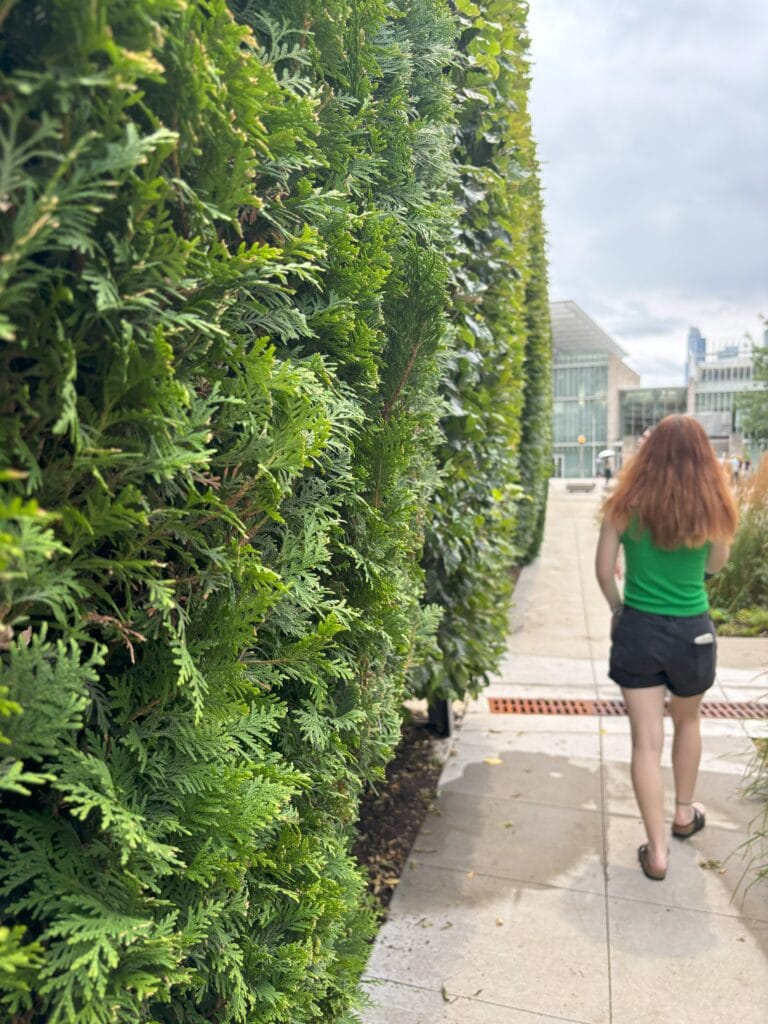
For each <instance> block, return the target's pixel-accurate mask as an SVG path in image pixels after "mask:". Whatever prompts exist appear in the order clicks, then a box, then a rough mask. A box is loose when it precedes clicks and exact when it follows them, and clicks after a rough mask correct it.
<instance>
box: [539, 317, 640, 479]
mask: <svg viewBox="0 0 768 1024" xmlns="http://www.w3.org/2000/svg"><path fill="white" fill-rule="evenodd" d="M550 314H551V318H552V387H553V396H554V429H553V443H554V460H555V467H554V471H555V475H556V476H567V477H580V476H584V477H591V476H594V475H595V472H596V468H597V465H598V455H599V453H600V452H601V451H604V450H607V449H611V450H613V451H615V453H616V455H615V457H614V461H613V468H614V469H615V468H616V467H617V465H618V464H619V463H620V460H621V439H622V434H621V424H620V421H619V412H620V410H619V392H620V391H621V389H623V388H629V387H632V386H633V385H637V384H639V383H640V378H639V376H638V375H637V374H636V373H635V371H634V370H632V369H630V368H629V367H628V366H627V365H626V363H625V362H624V359H625V357H626V355H627V353H626V352H625V351H624V350H623V349H622V348H621V347H620V346H619V345H617V343H616V342H615V341H614V340H613V338H611V337H610V335H608V334H606V332H605V331H604V330H603V329H602V328H601V327H599V326H598V325H597V324H596V323H595V322H594V320H592V319H591V317H589V316H588V315H587V314H586V313H585V312H584V310H583V309H581V308H580V307H579V306H578V305H577V304H576V303H575V302H571V301H565V302H553V303H551V304H550Z"/></svg>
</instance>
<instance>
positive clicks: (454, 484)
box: [0, 0, 548, 1024]
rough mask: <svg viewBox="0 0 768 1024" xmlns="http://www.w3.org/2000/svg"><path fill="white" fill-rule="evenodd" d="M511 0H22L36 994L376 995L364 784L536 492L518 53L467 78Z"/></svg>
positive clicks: (21, 816)
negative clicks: (362, 868)
mask: <svg viewBox="0 0 768 1024" xmlns="http://www.w3.org/2000/svg"><path fill="white" fill-rule="evenodd" d="M497 6H499V7H500V8H501V7H504V11H501V10H500V11H499V14H498V20H499V22H500V27H499V26H493V25H490V24H489V25H487V26H485V27H483V26H479V24H478V22H477V18H478V17H479V14H478V13H474V10H475V9H474V8H472V10H469V8H470V7H471V5H466V4H460V5H459V7H460V8H461V9H462V10H463V11H464V12H465V13H464V14H462V15H461V16H460V18H459V17H458V16H457V14H456V12H455V11H453V10H452V8H451V7H450V5H448V4H447V3H444V2H442V0H412V2H405V0H403V2H399V3H396V4H395V3H385V2H384V0H360V2H349V3H348V2H343V0H332V2H331V3H322V4H321V3H315V2H293V0H283V2H280V3H277V2H275V3H270V2H253V0H238V2H232V3H230V4H227V3H225V2H224V0H198V2H193V0H151V2H148V0H120V2H118V0H94V2H93V3H89V4H84V3H82V2H81V0H50V2H48V0H46V2H43V0H27V2H24V3H22V2H16V3H14V2H13V0H11V2H10V3H7V4H4V5H1V6H0V30H2V39H1V40H0V77H1V78H2V93H3V98H4V100H3V107H2V113H0V208H1V209H2V212H3V217H2V220H1V221H0V252H1V253H2V259H1V260H0V520H1V521H0V658H1V659H2V665H1V666H0V667H1V668H2V676H1V677H0V716H2V729H3V733H4V740H5V745H4V747H2V748H0V755H1V759H0V793H1V794H2V797H3V801H2V807H0V905H2V908H3V924H2V926H0V1006H2V1012H3V1014H4V1017H5V1018H7V1019H9V1020H10V1021H12V1022H14V1024H43V1022H46V1024H59V1022H65V1021H66V1022H69V1021H73V1022H74V1021H76V1022H77V1024H102V1022H103V1024H106V1022H126V1024H127V1022H131V1024H135V1022H138V1021H144V1022H157V1024H160V1022H163V1024H166V1022H167V1024H171V1022H174V1024H178V1022H183V1024H195V1022H202V1021H221V1022H225V1021H237V1022H241V1021H242V1022H246V1021H248V1022H257V1021H258V1022H262V1024H268V1022H269V1024H271V1022H275V1024H277V1022H286V1024H287V1022H291V1024H297V1022H320V1021H343V1020H351V1019H352V1017H351V1016H350V1014H351V1012H352V1011H351V1007H352V1006H353V1005H354V1003H355V999H356V998H357V997H356V995H355V993H356V986H357V981H358V978H359V975H360V972H361V970H362V967H363V965H364V962H365V959H366V956H367V952H368V946H367V940H368V937H369V936H370V935H371V934H372V931H373V928H374V924H375V922H374V918H373V915H372V913H371V912H370V911H369V910H368V909H367V908H366V905H365V901H364V898H363V882H362V879H361V876H360V873H359V871H358V870H357V868H356V867H355V866H354V864H353V862H352V861H351V859H350V857H349V854H348V848H349V841H350V836H351V834H352V831H353V828H354V822H355V818H356V809H357V803H358V798H359V795H360V792H361V789H362V787H363V786H364V785H365V783H366V781H367V780H370V779H373V778H376V777H377V776H379V775H380V774H381V772H382V769H383V765H384V764H385V763H386V761H387V759H388V757H389V756H391V752H392V749H393V747H394V744H395V743H396V741H397V737H398V732H399V707H400V705H401V702H402V698H403V695H404V693H405V692H406V687H409V688H411V687H413V686H418V687H420V688H421V689H422V691H423V692H429V693H430V694H432V695H434V694H435V693H438V692H442V691H441V687H443V688H444V687H445V685H447V686H448V687H449V688H450V689H451V690H452V691H453V692H461V691H462V688H464V687H466V686H472V685H475V684H476V681H477V679H478V678H479V676H480V675H481V674H482V672H483V671H485V670H487V669H488V668H489V667H490V666H491V664H492V659H493V657H494V656H495V654H497V653H498V650H499V649H500V645H501V642H502V636H503V627H504V623H503V621H502V619H503V615H502V613H501V611H500V607H501V606H500V604H498V605H496V606H494V608H492V609H490V610H489V599H488V598H487V596H486V597H483V599H482V600H476V599H475V598H474V597H473V596H472V592H471V585H473V581H474V582H475V583H476V582H477V580H478V579H479V576H480V574H481V572H483V571H486V570H484V569H483V566H485V567H488V566H492V567H494V568H498V570H499V572H500V573H502V574H503V573H505V572H506V573H508V570H509V567H510V566H511V564H512V563H513V561H514V560H515V559H516V558H518V557H520V553H521V552H523V551H524V550H525V547H526V544H530V539H531V538H533V537H534V535H535V532H536V526H535V524H536V523H537V522H538V521H539V520H540V510H541V509H542V508H543V504H542V503H543V497H542V495H543V489H542V487H541V484H540V481H541V479H543V477H542V472H543V468H542V467H543V466H545V465H546V458H545V455H546V444H547V442H546V434H545V432H542V431H540V429H539V426H538V425H540V424H541V423H542V417H543V416H544V411H545V410H546V394H547V391H546V383H545V382H546V381H547V380H548V371H547V369H546V367H547V365H548V364H547V341H546V337H547V327H546V321H545V320H544V319H542V317H543V313H542V311H541V310H542V309H543V308H544V307H545V306H546V303H545V302H544V301H543V300H544V298H545V274H544V267H543V254H542V244H541V228H540V220H539V217H540V209H539V205H538V192H537V188H536V175H535V159H534V157H533V150H532V144H531V142H530V127H529V125H528V122H527V117H526V116H525V114H524V113H519V114H516V115H514V116H513V114H512V113H511V112H510V113H508V115H502V113H501V111H502V108H503V105H504V102H505V101H504V99H503V98H502V94H501V92H500V93H499V96H498V97H494V109H495V113H493V118H495V119H496V120H497V121H498V124H499V130H500V132H501V134H500V136H499V140H500V141H499V142H498V143H495V142H494V143H492V144H491V145H492V147H493V146H496V147H497V149H496V150H495V156H493V157H491V156H487V155H486V156H485V157H483V158H482V159H481V158H480V156H479V155H478V153H477V152H475V149H473V147H475V148H477V147H478V146H479V147H480V149H482V147H483V145H488V144H489V143H488V139H487V138H486V141H485V143H482V140H481V135H482V132H486V135H487V133H488V130H490V129H489V128H488V126H484V127H483V128H482V132H480V129H479V128H478V127H477V126H476V127H475V128H472V127H471V121H472V119H473V118H475V119H476V120H477V119H478V118H480V120H481V121H482V118H483V117H484V116H485V115H484V114H481V113H480V111H481V108H483V107H484V106H485V104H483V102H482V101H481V100H476V99H475V100H473V99H472V96H471V94H470V92H469V91H468V90H471V89H472V88H473V87H474V86H473V85H472V84H470V80H471V81H472V83H474V85H479V81H478V80H476V79H477V78H478V76H479V78H480V79H483V80H484V81H485V80H486V79H487V81H488V82H491V81H496V80H497V79H498V78H499V76H500V75H501V72H502V70H504V75H506V76H507V78H504V81H505V82H507V84H506V85H505V86H504V88H505V89H506V90H507V92H505V93H504V96H506V97H507V98H513V92H514V90H513V88H512V87H513V84H514V83H516V86H515V88H516V90H517V92H516V93H515V94H514V95H516V96H517V100H518V101H519V111H521V112H522V111H524V96H525V91H526V86H527V75H526V71H525V63H524V45H525V44H524V6H525V5H523V4H513V5H497ZM461 19H469V20H470V21H473V19H474V22H473V24H472V25H467V24H465V23H463V22H461ZM481 29H482V31H481ZM473 33H474V35H473ZM494 33H497V36H496V42H495V43H494V41H493V38H494ZM502 37H503V38H502ZM473 40H474V41H473ZM497 46H498V47H499V48H500V49H496V55H495V56H494V55H493V52H492V51H493V50H494V48H495V47H497ZM473 48H474V49H473ZM502 48H503V50H504V53H507V52H509V54H510V55H511V57H510V59H509V60H508V59H507V57H506V56H505V57H503V59H502V58H501V56H500V55H501V49H502ZM497 57H499V58H500V59H498V60H497V59H496V58H497ZM504 63H509V65H510V67H509V68H508V69H503V68H502V65H503V64H504ZM473 67H474V68H475V71H472V70H471V69H472V68H473ZM473 75H474V76H475V78H472V76H473ZM502 77H504V76H502ZM486 88H488V89H489V90H490V89H491V86H490V85H488V86H486ZM494 88H495V87H494ZM462 90H463V91H462ZM478 91H479V89H478ZM473 103H479V104H480V107H478V108H477V109H474V108H473ZM473 109H474V113H473ZM510 111H511V108H510ZM478 123H479V122H478ZM478 132H480V134H478ZM504 132H507V134H506V135H505V134H504ZM473 139H475V141H474V142H473V141H472V140H473ZM473 154H474V155H473ZM473 168H476V169H473ZM478 176H479V177H481V178H482V177H484V176H485V177H487V179H488V181H489V183H490V184H489V196H492V197H493V201H492V202H491V201H490V200H489V205H488V208H487V209H486V210H483V207H482V204H481V203H480V201H479V200H475V199H472V198H471V196H470V195H469V192H471V191H472V189H473V187H474V185H473V183H474V182H475V178H476V177H478ZM502 178H504V179H505V180H506V181H507V184H506V186H503V185H502V181H501V179H502ZM513 183H517V184H514V187H513ZM468 190H469V192H468ZM505 204H508V206H507V205H505ZM489 223H494V224H496V225H497V227H494V228H492V229H490V228H489V227H488V225H489ZM494 232H496V236H497V237H495V238H493V239H492V238H491V237H490V236H491V235H493V234H494ZM491 264H493V266H491ZM473 288H474V289H476V293H477V294H478V295H480V294H481V292H482V295H481V299H482V302H481V304H480V305H477V304H476V303H475V302H474V300H473V299H472V289H473ZM537 302H538V303H542V302H543V306H541V307H540V308H539V307H537V305H536V303H537ZM537 310H538V311H537ZM513 314H514V315H513ZM526 381H528V382H531V383H530V384H528V383H526ZM473 402H474V403H476V406H477V408H476V409H475V408H474V407H473V406H472V403H473ZM457 403H458V405H460V406H461V409H462V410H463V409H468V410H469V412H470V413H471V415H470V414H469V413H468V414H467V415H466V416H465V414H464V412H463V411H460V410H459V408H458V407H457ZM493 406H495V409H496V411H497V412H496V416H495V417H494V416H493V415H491V413H492V411H493V410H492V407H493ZM521 414H524V418H523V421H522V423H519V422H518V418H519V417H520V415H521ZM473 416H474V420H473ZM525 417H527V418H525ZM537 417H539V418H538V419H537ZM521 437H522V438H525V437H528V438H529V441H530V442H531V443H530V452H531V453H533V451H534V448H535V445H536V444H541V452H542V460H543V461H541V462H539V461H536V460H535V459H534V460H533V461H531V462H530V464H529V465H527V466H526V463H525V462H524V461H523V460H521V459H520V460H519V459H518V453H519V445H520V439H521ZM467 440H469V441H471V445H472V446H474V447H473V448H472V458H471V459H469V460H468V461H463V460H462V459H461V458H459V456H460V454H461V452H460V451H459V449H460V448H462V447H463V446H464V445H465V443H466V442H467ZM452 453H453V454H452ZM518 462H519V465H518ZM518 499H520V500H523V499H524V500H525V506H524V507H525V508H526V510H529V511H530V513H531V518H530V521H531V524H532V525H531V528H530V529H528V528H527V527H524V525H523V524H524V519H523V518H522V517H521V518H519V519H518V517H517V508H518V505H519V500H518ZM529 499H530V508H529ZM454 501H455V503H456V518H455V520H452V519H451V516H452V513H450V507H449V506H450V504H451V503H453V502H454ZM473 508H474V512H473ZM526 514H527V513H526ZM473 515H474V516H475V527H476V536H474V537H473V536H470V534H471V532H472V523H471V521H470V520H471V519H472V516H473ZM481 520H482V522H481ZM515 531H518V540H517V546H515V540H514V537H515ZM519 531H522V533H520V532H519ZM523 535H525V536H523ZM425 536H426V537H427V540H428V542H427V545H426V547H425ZM478 552H480V554H478ZM483 552H485V554H483ZM488 552H491V554H490V555H489V554H488ZM483 559H485V561H483ZM435 566H437V567H438V568H437V569H436V568H435ZM441 574H442V576H441ZM441 578H442V580H443V584H442V585H441V586H439V585H437V582H436V581H439V580H440V579H441ZM456 580H458V581H459V585H458V586H457V585H456ZM441 588H442V589H441ZM493 593H494V595H496V597H494V600H498V601H499V602H501V601H503V600H506V599H507V598H508V593H509V584H508V582H505V581H502V580H500V581H499V587H498V589H496V590H495V591H494V592H493ZM441 616H444V617H445V621H446V622H452V623H453V624H454V627H455V629H456V634H457V636H464V635H466V636H468V637H470V638H471V643H468V644H467V647H468V648H470V649H471V655H467V656H466V657H467V658H468V659H469V660H468V662H467V664H468V666H469V667H465V660H466V659H465V654H464V653H462V651H461V650H460V649H459V648H457V647H452V646H451V644H450V643H448V642H447V638H446V635H445V633H444V632H438V623H439V621H440V618H441ZM478 638H480V639H478ZM482 638H486V639H487V640H488V641H489V643H488V647H487V649H486V650H485V653H484V652H483V650H481V646H482ZM441 663H442V667H441ZM421 665H426V666H428V669H427V671H428V678H427V679H426V681H425V678H424V677H423V676H422V677H421V678H418V677H417V673H418V672H419V671H422V672H423V671H424V670H423V669H420V668H419V666H421ZM440 678H444V679H445V680H448V681H449V682H448V683H447V684H444V683H441V682H440V683H436V682H435V680H439V679H440Z"/></svg>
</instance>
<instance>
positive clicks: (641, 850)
mask: <svg viewBox="0 0 768 1024" xmlns="http://www.w3.org/2000/svg"><path fill="white" fill-rule="evenodd" d="M637 859H638V860H639V861H640V867H641V868H642V869H643V874H644V875H645V877H646V878H650V880H651V881H652V882H663V881H664V879H665V878H666V877H667V871H666V868H665V869H664V871H654V870H653V868H652V867H651V865H650V864H649V863H648V844H647V843H643V845H642V846H639V847H638V848H637Z"/></svg>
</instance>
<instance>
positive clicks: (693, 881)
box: [607, 815, 768, 969]
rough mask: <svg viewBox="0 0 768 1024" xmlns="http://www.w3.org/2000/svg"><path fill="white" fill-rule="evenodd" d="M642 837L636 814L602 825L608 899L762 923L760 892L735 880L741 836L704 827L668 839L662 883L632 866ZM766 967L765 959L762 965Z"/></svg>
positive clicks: (764, 905)
mask: <svg viewBox="0 0 768 1024" xmlns="http://www.w3.org/2000/svg"><path fill="white" fill-rule="evenodd" d="M644 840H645V834H644V832H643V826H642V823H641V821H640V819H639V818H637V819H632V818H623V817H619V816H614V815H611V817H610V821H609V826H608V868H607V874H608V881H607V886H608V893H609V895H610V896H612V897H621V898H624V899H632V900H637V901H639V902H642V903H658V904H663V905H664V906H669V907H677V908H678V909H681V910H697V911H701V912H703V913H707V914H716V915H720V916H726V917H734V918H740V917H745V918H750V919H752V920H754V921H758V922H760V923H761V924H768V899H767V898H766V894H765V892H763V891H762V890H761V889H758V888H756V887H755V886H753V887H752V888H751V889H747V887H746V886H745V885H742V884H740V883H741V879H742V876H743V873H744V866H745V864H744V860H743V858H742V856H741V852H740V847H741V846H742V845H743V843H744V842H745V840H746V834H745V833H743V832H735V831H733V830H732V829H722V828H718V827H717V826H715V825H707V827H706V828H705V829H703V830H702V831H701V832H700V833H698V834H697V835H696V836H695V837H693V838H692V839H690V840H682V841H681V840H679V839H675V840H673V839H672V837H670V839H669V868H668V870H667V877H666V878H665V879H664V881H663V882H652V881H650V880H649V879H647V878H645V876H644V875H643V874H642V872H641V871H640V870H639V868H638V863H637V847H638V846H639V845H640V843H641V842H643V841H644ZM766 969H768V963H766Z"/></svg>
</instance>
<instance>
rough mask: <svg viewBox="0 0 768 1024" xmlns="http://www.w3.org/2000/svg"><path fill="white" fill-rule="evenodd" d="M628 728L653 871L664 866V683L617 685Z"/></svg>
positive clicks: (661, 869) (635, 780)
mask: <svg viewBox="0 0 768 1024" xmlns="http://www.w3.org/2000/svg"><path fill="white" fill-rule="evenodd" d="M621 692H622V694H623V695H624V703H625V704H626V705H627V712H628V714H629V724H630V729H631V732H632V787H633V789H634V791H635V799H636V800H637V806H638V807H639V808H640V814H641V815H642V818H643V824H644V825H645V831H646V833H647V835H648V861H649V864H650V866H651V868H652V869H653V870H654V871H664V870H665V869H666V866H667V838H666V831H665V828H664V781H663V779H662V775H661V750H662V747H663V745H664V698H665V696H666V688H665V687H664V686H649V687H647V688H646V689H642V690H630V689H626V688H625V687H622V688H621Z"/></svg>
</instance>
